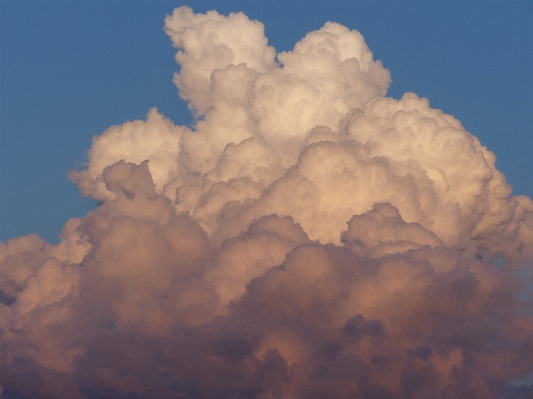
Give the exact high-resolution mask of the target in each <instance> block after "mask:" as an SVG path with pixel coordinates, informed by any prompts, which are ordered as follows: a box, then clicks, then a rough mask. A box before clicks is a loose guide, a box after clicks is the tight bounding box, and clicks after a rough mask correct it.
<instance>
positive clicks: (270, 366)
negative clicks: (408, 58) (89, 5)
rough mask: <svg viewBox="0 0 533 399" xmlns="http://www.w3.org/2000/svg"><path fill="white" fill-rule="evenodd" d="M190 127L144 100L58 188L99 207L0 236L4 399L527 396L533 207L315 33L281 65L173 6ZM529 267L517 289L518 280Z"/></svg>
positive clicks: (251, 25)
mask: <svg viewBox="0 0 533 399" xmlns="http://www.w3.org/2000/svg"><path fill="white" fill-rule="evenodd" d="M165 30H166V32H167V34H168V35H169V36H170V38H171V40H172V43H173V45H174V46H175V47H176V48H177V49H178V52H177V55H176V61H177V63H178V64H179V65H180V72H179V73H176V74H175V76H174V83H175V84H176V85H177V87H178V88H179V90H180V96H181V97H182V98H183V99H184V100H186V101H187V102H188V104H189V108H190V109H191V112H193V113H194V115H195V116H196V117H197V118H198V121H197V123H196V125H195V127H194V129H193V130H191V129H190V128H188V127H185V126H175V125H174V124H173V123H172V122H171V121H169V120H168V119H166V118H164V117H163V116H162V115H161V114H159V113H158V112H157V110H155V109H152V110H150V112H149V113H148V115H147V118H146V121H134V122H127V123H125V124H123V125H120V126H113V127H111V128H109V129H108V130H106V131H105V132H104V133H103V134H102V135H101V136H99V137H95V138H94V140H93V145H92V147H91V149H90V150H89V153H88V156H89V163H88V166H87V169H85V170H82V171H73V172H71V173H70V177H71V179H72V180H73V181H74V182H75V183H76V184H77V185H78V187H79V188H80V191H81V193H82V194H83V195H85V196H90V197H92V198H95V199H96V200H98V201H101V203H102V204H101V205H100V206H99V207H98V208H97V209H95V210H93V211H91V212H89V213H88V214H87V215H86V216H85V217H83V218H81V219H72V220H70V221H69V222H68V223H67V224H66V225H65V227H64V229H63V233H62V236H61V242H60V243H59V244H58V245H56V246H53V245H50V244H48V243H46V242H44V241H43V240H42V239H40V238H39V237H38V236H36V235H29V236H25V237H19V238H14V239H12V240H10V241H8V242H7V243H5V244H0V390H2V397H5V398H69V399H70V398H80V399H81V398H84V399H86V398H91V399H93V398H98V399H99V398H102V399H103V398H106V399H107V398H155V397H157V398H183V399H185V398H188V399H204V398H205V399H209V398H261V399H273V398H305V399H309V398H326V397H327V398H339V399H341V398H376V399H378V398H395V399H396V398H442V399H449V398H450V399H451V398H479V399H481V398H483V399H487V398H488V399H490V398H520V397H523V398H524V397H527V395H529V394H531V387H532V386H533V384H531V375H532V373H533V308H532V301H531V286H532V284H533V281H531V276H532V274H531V271H532V268H533V201H531V199H530V198H528V197H524V196H518V197H512V196H511V188H510V187H509V185H508V184H507V182H506V181H505V177H504V176H503V175H502V173H501V172H499V171H498V170H497V169H496V167H495V161H496V159H495V156H494V154H492V153H491V152H490V151H489V150H488V149H487V148H485V147H484V146H483V145H482V144H481V143H480V142H479V140H478V139H477V138H476V137H474V136H472V135H471V134H470V133H468V132H467V131H465V130H464V128H463V127H462V126H461V124H460V122H459V121H457V120H456V119H455V118H453V117H452V116H450V115H446V114H444V113H443V112H441V111H440V110H436V109H432V108H430V106H429V103H428V101H427V100H426V99H424V98H418V97H417V96H416V95H415V94H413V93H407V94H405V95H404V97H403V98H402V99H401V100H394V99H392V98H388V97H385V94H386V91H387V88H388V85H389V83H390V75H389V72H388V70H386V69H385V68H384V67H383V66H382V64H381V63H380V62H379V61H375V60H374V59H373V56H372V53H371V51H370V50H369V49H368V47H367V46H366V44H365V42H364V40H363V37H362V36H361V34H360V33H359V32H357V31H355V30H349V29H348V28H346V27H344V26H341V25H339V24H336V23H331V22H328V23H326V24H325V25H324V27H322V28H321V29H319V30H317V31H313V32H311V33H309V34H308V35H307V36H305V37H304V38H303V39H302V40H301V41H300V42H298V43H297V44H296V45H295V47H294V49H293V51H290V52H284V53H280V54H276V52H275V50H274V49H273V48H272V47H270V46H268V44H267V39H266V38H265V36H264V29H263V25H262V24H261V23H260V22H258V21H251V20H249V19H248V18H247V17H246V16H245V15H244V14H242V13H236V14H230V15H229V16H222V15H219V14H218V13H217V12H215V11H210V12H208V13H206V14H194V13H193V11H192V10H191V9H190V8H188V7H181V8H178V9H176V10H174V13H173V14H172V15H171V16H167V18H166V20H165ZM528 279H529V280H528Z"/></svg>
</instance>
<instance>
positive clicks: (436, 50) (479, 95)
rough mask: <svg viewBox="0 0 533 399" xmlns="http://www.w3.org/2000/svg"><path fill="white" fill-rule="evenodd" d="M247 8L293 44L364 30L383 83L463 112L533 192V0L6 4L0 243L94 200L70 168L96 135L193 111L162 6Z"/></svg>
mask: <svg viewBox="0 0 533 399" xmlns="http://www.w3.org/2000/svg"><path fill="white" fill-rule="evenodd" d="M183 4H188V5H190V6H191V7H192V8H193V9H194V11H195V12H205V11H207V10H210V9H215V8H216V9H217V10H218V11H219V12H220V13H221V14H227V13H228V12H231V11H244V12H245V13H246V14H247V15H248V16H249V17H250V18H254V19H258V20H260V21H261V22H263V23H264V24H265V29H266V36H267V37H268V39H269V43H270V44H271V45H273V46H274V47H275V48H276V49H277V51H278V52H279V51H284V50H290V49H292V47H293V46H294V44H295V43H296V42H297V41H298V40H300V39H301V38H302V37H303V36H304V35H305V34H306V33H307V32H309V31H311V30H314V29H318V28H320V27H321V26H322V25H323V24H324V23H325V22H326V21H336V22H339V23H341V24H343V25H346V26H347V27H349V28H351V29H357V30H358V31H360V32H361V33H362V34H363V36H364V37H365V40H366V43H367V44H368V46H369V47H370V49H371V50H372V52H373V53H374V58H375V59H379V60H381V61H382V62H383V64H384V66H385V67H386V68H388V69H389V70H390V72H391V76H392V79H393V83H392V85H391V88H390V90H389V93H388V95H389V96H392V97H394V98H400V97H401V96H402V94H403V93H404V92H407V91H412V92H415V93H417V94H418V95H419V96H424V97H427V98H428V99H429V101H430V104H431V106H432V107H434V108H439V109H442V110H443V111H444V112H446V113H449V114H452V115H454V116H455V117H456V118H458V119H459V120H460V121H461V122H462V123H463V125H464V126H465V128H466V129H467V130H468V131H470V132H471V133H472V134H474V135H475V136H477V137H478V138H479V139H480V140H481V142H482V143H483V144H484V145H486V146H487V147H488V148H489V149H490V150H492V151H493V152H494V153H495V154H496V156H497V158H498V162H497V166H498V168H499V169H500V170H501V171H503V172H504V174H505V175H506V176H507V180H508V181H509V182H510V184H511V185H512V186H513V189H514V194H525V195H528V196H533V177H532V175H533V174H532V173H531V172H532V171H533V157H532V156H531V152H532V149H533V29H531V21H532V20H533V2H531V1H523V2H520V1H509V2H492V1H484V2H481V1H476V2H473V1H472V2H384V1H379V2H375V1H368V2H356V1H350V2H341V1H335V2H295V1H283V2H273V1H268V2H259V1H242V2H237V1H211V2H207V1H206V2H204V1H202V2H199V1H189V2H182V1H174V2H167V1H156V2H148V1H127V2H126V1H24V2H21V1H5V0H2V1H1V2H0V18H1V21H0V40H1V42H0V52H1V54H0V84H1V87H0V101H1V103H0V135H1V137H0V140H1V141H0V241H2V242H5V241H7V240H8V239H9V238H12V237H17V236H21V235H26V234H29V233H37V234H39V235H41V236H42V237H44V238H45V239H46V240H48V241H49V242H52V243H56V242H57V241H58V238H57V235H58V234H59V233H60V231H61V228H62V226H63V224H64V223H65V222H66V221H67V220H68V219H69V218H71V217H81V216H83V215H85V214H86V213H87V211H88V210H89V209H92V208H94V207H95V202H94V201H93V200H91V199H85V198H82V197H81V196H80V195H79V193H78V190H77V188H76V187H75V186H74V184H72V183H71V182H70V181H69V180H68V178H67V176H66V174H67V172H68V171H69V170H71V169H74V168H81V167H83V162H84V161H85V156H86V155H85V154H86V151H87V150H88V149H89V147H90V145H91V137H92V136H94V135H99V134H101V133H102V132H103V131H104V130H105V129H107V128H108V127H110V126H111V125H115V124H121V123H123V122H126V121H128V120H135V119H144V117H145V115H146V113H147V111H148V110H149V109H150V108H151V107H157V108H158V110H159V111H160V112H161V113H163V114H164V115H165V116H167V117H169V118H170V119H172V120H173V121H174V122H175V123H176V124H185V125H190V124H191V123H192V118H191V116H190V114H189V112H188V110H187V108H186V106H185V104H184V103H183V102H182V101H181V100H180V99H179V97H178V93H177V89H176V87H175V86H174V85H173V83H172V75H173V73H174V72H175V71H176V70H177V68H178V66H177V64H176V63H175V62H174V54H175V49H174V48H172V46H171V43H170V40H169V38H168V37H167V35H166V34H165V33H164V31H163V20H164V18H165V15H166V14H170V13H172V10H173V9H174V8H175V7H178V6H180V5H183Z"/></svg>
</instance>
